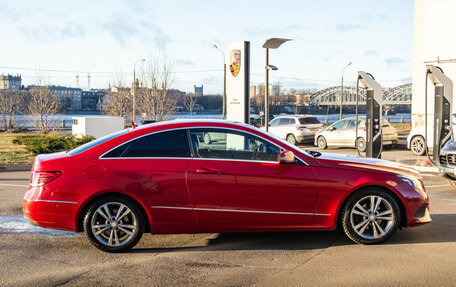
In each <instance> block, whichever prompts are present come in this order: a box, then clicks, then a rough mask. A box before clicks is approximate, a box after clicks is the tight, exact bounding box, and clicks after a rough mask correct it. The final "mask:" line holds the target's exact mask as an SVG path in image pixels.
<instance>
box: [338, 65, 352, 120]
mask: <svg viewBox="0 0 456 287" xmlns="http://www.w3.org/2000/svg"><path fill="white" fill-rule="evenodd" d="M351 64H352V62H350V63H348V64H347V65H346V66H345V67H344V69H343V70H342V80H341V84H340V97H339V98H340V99H339V100H340V108H339V112H340V116H339V120H341V119H342V97H343V95H344V72H345V68H347V67H348V66H350V65H351Z"/></svg>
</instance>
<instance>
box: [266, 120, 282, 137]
mask: <svg viewBox="0 0 456 287" xmlns="http://www.w3.org/2000/svg"><path fill="white" fill-rule="evenodd" d="M279 122H280V118H275V119H273V120H272V121H270V122H269V132H270V133H271V134H273V135H276V136H279V128H280V126H279Z"/></svg>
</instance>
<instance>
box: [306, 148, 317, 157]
mask: <svg viewBox="0 0 456 287" xmlns="http://www.w3.org/2000/svg"><path fill="white" fill-rule="evenodd" d="M305 152H306V153H308V154H310V155H311V156H313V157H319V156H321V152H318V151H314V150H308V149H306V150H305Z"/></svg>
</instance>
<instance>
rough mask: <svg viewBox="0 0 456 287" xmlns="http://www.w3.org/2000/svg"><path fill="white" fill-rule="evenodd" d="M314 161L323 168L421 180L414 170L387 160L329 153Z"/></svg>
mask: <svg viewBox="0 0 456 287" xmlns="http://www.w3.org/2000/svg"><path fill="white" fill-rule="evenodd" d="M315 159H317V160H318V162H319V163H320V164H321V165H322V166H325V167H333V168H343V169H351V170H357V171H370V172H379V173H388V174H407V175H412V176H415V177H417V178H421V175H420V173H419V172H418V171H417V170H416V169H414V168H412V167H410V166H407V165H404V164H400V163H396V162H393V161H389V160H383V159H376V158H367V157H358V156H352V155H341V154H330V153H322V154H321V156H319V157H316V158H315Z"/></svg>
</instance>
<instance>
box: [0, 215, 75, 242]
mask: <svg viewBox="0 0 456 287" xmlns="http://www.w3.org/2000/svg"><path fill="white" fill-rule="evenodd" d="M0 233H21V234H40V235H45V236H48V237H77V236H79V235H78V234H77V233H75V232H70V231H63V230H56V229H48V228H43V227H39V226H34V225H32V224H30V223H29V222H28V221H27V219H25V217H24V216H23V215H0Z"/></svg>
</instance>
